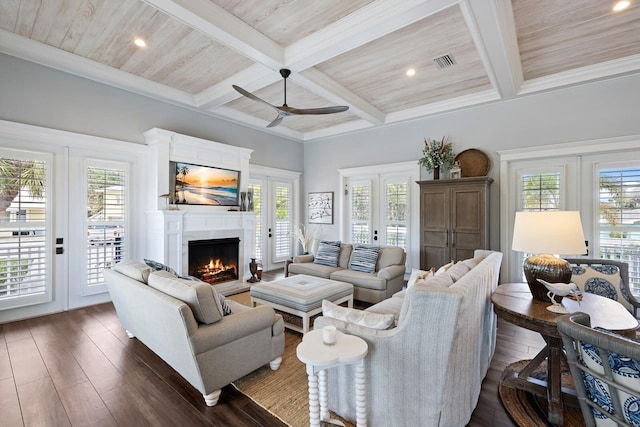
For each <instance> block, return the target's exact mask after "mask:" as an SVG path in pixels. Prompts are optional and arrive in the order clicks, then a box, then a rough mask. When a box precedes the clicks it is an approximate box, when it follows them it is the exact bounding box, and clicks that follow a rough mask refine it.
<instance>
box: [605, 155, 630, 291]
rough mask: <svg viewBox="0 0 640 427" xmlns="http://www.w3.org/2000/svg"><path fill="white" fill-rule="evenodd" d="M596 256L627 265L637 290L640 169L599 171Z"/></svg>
mask: <svg viewBox="0 0 640 427" xmlns="http://www.w3.org/2000/svg"><path fill="white" fill-rule="evenodd" d="M598 177H599V199H598V202H599V212H600V214H599V221H598V224H597V235H598V237H599V251H600V253H599V257H600V258H605V259H614V260H620V261H623V262H627V263H628V264H629V282H630V286H631V288H632V289H638V290H640V168H638V167H631V168H611V169H600V170H599V176H598Z"/></svg>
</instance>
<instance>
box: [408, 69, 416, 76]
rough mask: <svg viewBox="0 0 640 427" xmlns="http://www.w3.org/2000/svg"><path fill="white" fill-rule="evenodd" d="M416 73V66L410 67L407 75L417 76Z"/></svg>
mask: <svg viewBox="0 0 640 427" xmlns="http://www.w3.org/2000/svg"><path fill="white" fill-rule="evenodd" d="M415 75H416V70H415V68H409V69H408V70H407V76H409V77H413V76H415Z"/></svg>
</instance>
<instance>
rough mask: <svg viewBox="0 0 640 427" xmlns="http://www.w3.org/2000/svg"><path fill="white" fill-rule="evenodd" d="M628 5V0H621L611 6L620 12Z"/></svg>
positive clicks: (629, 3) (629, 4)
mask: <svg viewBox="0 0 640 427" xmlns="http://www.w3.org/2000/svg"><path fill="white" fill-rule="evenodd" d="M629 6H631V2H630V1H629V0H621V1H619V2H617V3H616V4H615V5H614V6H613V11H614V12H620V11H621V10H625V9H626V8H628V7H629Z"/></svg>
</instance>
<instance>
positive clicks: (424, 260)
mask: <svg viewBox="0 0 640 427" xmlns="http://www.w3.org/2000/svg"><path fill="white" fill-rule="evenodd" d="M492 182H493V179H492V178H489V177H486V176H483V177H477V178H476V177H474V178H460V179H438V180H432V181H418V184H419V185H420V269H422V270H428V269H429V268H431V267H435V268H436V269H437V268H438V267H440V266H441V265H444V264H446V263H448V262H450V261H451V260H453V261H455V262H457V261H460V260H464V259H467V258H473V251H474V250H475V249H488V248H489V221H490V218H489V205H490V202H489V189H490V186H491V183H492Z"/></svg>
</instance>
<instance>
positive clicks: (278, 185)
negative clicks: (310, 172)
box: [249, 165, 299, 270]
mask: <svg viewBox="0 0 640 427" xmlns="http://www.w3.org/2000/svg"><path fill="white" fill-rule="evenodd" d="M251 170H252V173H251V179H250V180H249V189H250V190H251V191H252V192H253V200H254V212H255V215H256V236H255V244H256V246H255V251H254V255H255V257H256V258H257V259H259V260H261V261H262V264H263V269H265V270H273V269H276V268H280V267H282V265H283V263H284V262H285V261H286V260H287V259H288V258H289V257H291V256H293V253H294V246H293V245H294V240H293V236H292V234H291V233H292V231H293V227H294V224H295V223H296V222H297V214H296V212H297V206H299V202H298V200H297V199H298V198H297V196H296V194H297V188H298V175H299V174H298V173H295V172H289V171H282V170H278V169H272V168H265V167H260V166H253V165H252V166H251ZM256 171H258V172H262V174H260V173H258V172H256Z"/></svg>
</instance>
